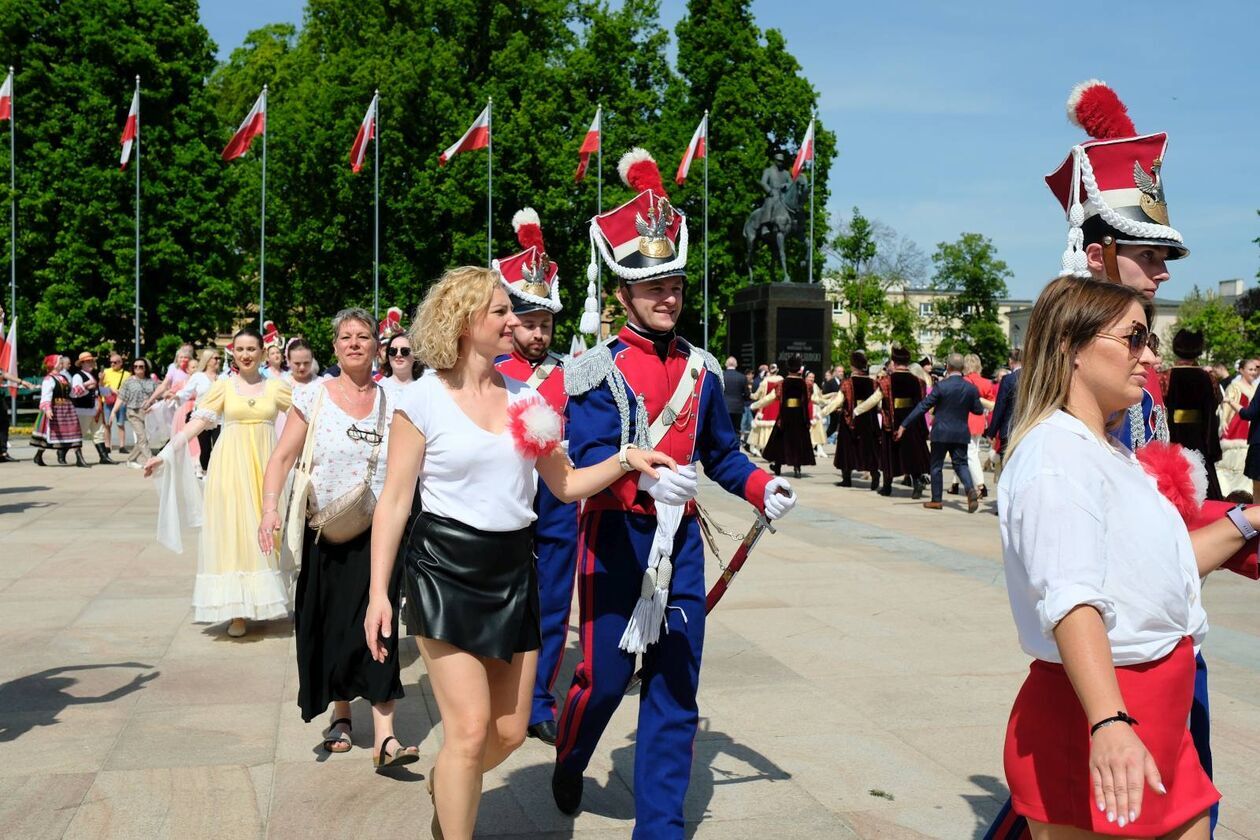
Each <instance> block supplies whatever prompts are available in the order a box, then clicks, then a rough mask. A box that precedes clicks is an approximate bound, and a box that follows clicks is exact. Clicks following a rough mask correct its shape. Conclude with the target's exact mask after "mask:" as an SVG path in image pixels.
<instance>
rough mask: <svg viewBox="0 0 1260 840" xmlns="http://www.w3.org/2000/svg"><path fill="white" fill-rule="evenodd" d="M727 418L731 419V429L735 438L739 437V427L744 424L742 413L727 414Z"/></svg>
mask: <svg viewBox="0 0 1260 840" xmlns="http://www.w3.org/2000/svg"><path fill="white" fill-rule="evenodd" d="M727 416H729V417H730V418H731V428H733V429H734V430H735V437H739V436H740V434H739V427H740V425H742V424H743V422H744V412H742V411H741V412H739V413H738V414H729V413H728V415H727Z"/></svg>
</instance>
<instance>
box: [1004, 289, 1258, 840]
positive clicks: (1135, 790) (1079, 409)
mask: <svg viewBox="0 0 1260 840" xmlns="http://www.w3.org/2000/svg"><path fill="white" fill-rule="evenodd" d="M1143 303H1144V301H1143V298H1142V296H1141V294H1140V293H1138V292H1135V291H1134V290H1131V289H1129V288H1127V287H1125V286H1121V285H1118V284H1111V283H1104V282H1099V281H1096V280H1084V279H1079V278H1074V277H1062V278H1060V279H1058V280H1055V281H1054V282H1052V283H1050V284H1049V285H1048V286H1047V287H1046V289H1045V290H1044V291H1043V292H1042V294H1041V297H1040V298H1039V299H1038V301H1037V304H1036V306H1035V307H1034V309H1033V313H1032V316H1031V318H1030V321H1029V330H1028V336H1027V341H1026V344H1025V348H1024V353H1025V357H1024V368H1023V373H1021V375H1020V381H1019V392H1018V398H1017V399H1018V404H1019V409H1018V417H1019V421H1018V423H1017V424H1016V426H1015V428H1014V430H1013V431H1012V433H1011V441H1010V446H1009V447H1008V449H1007V459H1006V464H1005V466H1004V468H1003V471H1002V477H1001V480H1000V483H999V485H998V514H999V521H1000V525H1001V534H1002V551H1003V561H1004V564H1005V570H1006V581H1007V590H1008V593H1009V596H1010V602H1011V611H1012V613H1013V615H1014V618H1015V624H1016V628H1017V630H1018V633H1019V639H1020V645H1021V646H1022V647H1023V649H1024V651H1025V652H1026V653H1028V654H1029V655H1031V656H1032V657H1034V662H1033V663H1032V667H1031V668H1030V671H1029V675H1028V678H1027V679H1026V680H1025V682H1024V686H1023V688H1022V689H1021V691H1020V692H1019V696H1018V697H1017V698H1016V700H1015V705H1014V708H1013V710H1012V712H1011V717H1010V721H1009V723H1008V727H1007V734H1006V750H1005V765H1006V776H1007V783H1008V785H1009V786H1010V789H1011V796H1012V800H1013V803H1014V810H1015V811H1016V812H1017V813H1018V814H1020V815H1021V816H1023V817H1025V818H1027V820H1028V822H1029V826H1030V828H1031V831H1032V835H1033V837H1036V838H1061V837H1062V838H1066V837H1071V838H1080V837H1094V836H1101V835H1119V836H1133V837H1158V836H1165V835H1170V836H1176V837H1186V838H1191V837H1193V838H1204V840H1206V838H1207V837H1208V836H1209V828H1208V809H1209V808H1210V807H1211V805H1212V804H1213V803H1215V802H1216V801H1217V800H1218V799H1219V798H1220V794H1219V793H1218V792H1217V790H1216V788H1215V787H1213V786H1212V783H1211V781H1210V780H1209V779H1208V777H1207V774H1206V773H1205V772H1204V770H1203V767H1202V765H1201V764H1200V762H1199V759H1198V756H1197V754H1196V752H1195V748H1194V745H1193V743H1192V740H1191V736H1190V732H1189V730H1188V728H1187V724H1186V722H1187V718H1188V716H1189V713H1190V708H1191V702H1192V698H1193V690H1194V669H1195V659H1194V657H1195V649H1196V648H1197V647H1198V646H1199V644H1200V643H1201V642H1202V640H1203V637H1204V635H1205V633H1206V631H1207V618H1206V614H1205V613H1204V610H1203V606H1202V603H1201V592H1200V578H1201V577H1202V576H1204V575H1206V574H1208V573H1209V572H1211V571H1213V570H1215V569H1216V568H1218V567H1219V566H1221V565H1222V564H1223V563H1225V562H1226V561H1227V560H1229V559H1230V558H1231V557H1232V556H1233V555H1234V554H1235V552H1237V551H1238V550H1239V549H1240V548H1242V547H1243V545H1244V543H1245V540H1246V539H1248V538H1249V537H1250V535H1252V534H1253V533H1254V529H1256V528H1257V527H1258V526H1260V509H1255V508H1253V509H1251V510H1249V511H1245V512H1243V511H1238V512H1237V513H1236V514H1235V515H1234V516H1232V517H1231V518H1228V519H1221V520H1219V521H1216V522H1213V523H1212V524H1210V525H1207V526H1206V527H1203V528H1199V529H1197V530H1195V531H1194V532H1193V533H1191V532H1188V531H1187V530H1186V525H1185V523H1184V521H1183V519H1182V517H1181V516H1180V515H1179V514H1178V511H1177V509H1176V508H1174V507H1173V506H1172V504H1171V503H1170V502H1169V501H1168V500H1167V499H1165V498H1164V497H1163V496H1162V495H1160V492H1159V490H1158V489H1157V487H1156V483H1155V481H1153V480H1152V479H1151V478H1150V477H1149V476H1148V475H1147V473H1146V471H1145V470H1144V469H1143V468H1142V466H1141V465H1140V464H1139V463H1138V461H1137V459H1136V458H1135V457H1134V456H1133V454H1132V452H1131V451H1130V450H1129V449H1128V448H1127V447H1125V446H1123V445H1122V444H1121V443H1119V442H1118V441H1117V440H1116V439H1115V438H1114V437H1113V436H1112V435H1111V434H1110V432H1111V431H1113V430H1114V428H1115V420H1114V418H1123V417H1124V416H1125V415H1124V412H1125V410H1126V409H1127V408H1128V407H1129V406H1130V405H1133V404H1134V403H1136V402H1138V401H1139V400H1140V399H1141V398H1142V390H1143V385H1144V384H1145V381H1146V370H1145V367H1144V366H1145V365H1149V364H1153V363H1154V362H1155V361H1156V358H1157V357H1156V356H1155V353H1154V352H1153V350H1152V345H1153V343H1154V342H1153V341H1152V339H1151V336H1150V333H1149V331H1148V328H1147V315H1146V310H1145V308H1144V306H1143Z"/></svg>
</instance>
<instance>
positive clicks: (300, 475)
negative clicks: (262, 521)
mask: <svg viewBox="0 0 1260 840" xmlns="http://www.w3.org/2000/svg"><path fill="white" fill-rule="evenodd" d="M323 404H324V388H323V386H322V385H321V386H320V387H319V393H317V394H316V395H315V402H314V403H313V404H312V406H311V414H310V416H309V417H307V418H306V441H305V442H304V443H303V444H302V456H301V457H300V458H298V462H297V463H296V464H294V466H293V472H292V473H290V474H289V486H288V488H287V492H288V502H287V503H286V504H285V508H284V509H285V514H284V546H283V551H284V552H285V553H286V554H287V555H288V557H290V558H292V565H293V566H294V567H295V568H296V567H297V566H298V565H300V562H301V559H302V540H303V539H304V538H305V536H306V516H307V507H308V505H309V504H310V495H311V453H312V451H313V450H314V448H315V421H316V419H317V418H318V417H319V410H320V408H321V407H322V406H323Z"/></svg>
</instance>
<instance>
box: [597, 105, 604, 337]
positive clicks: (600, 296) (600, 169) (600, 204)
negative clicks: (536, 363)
mask: <svg viewBox="0 0 1260 840" xmlns="http://www.w3.org/2000/svg"><path fill="white" fill-rule="evenodd" d="M595 121H596V122H597V123H598V124H599V146H598V147H597V148H596V149H595V214H596V215H599V214H601V213H603V212H604V106H603V105H596V106H595ZM595 300H597V301H599V320H600V326H598V327H596V328H595V340H596V341H602V340H603V338H604V327H603V321H604V261H603V260H596V261H595Z"/></svg>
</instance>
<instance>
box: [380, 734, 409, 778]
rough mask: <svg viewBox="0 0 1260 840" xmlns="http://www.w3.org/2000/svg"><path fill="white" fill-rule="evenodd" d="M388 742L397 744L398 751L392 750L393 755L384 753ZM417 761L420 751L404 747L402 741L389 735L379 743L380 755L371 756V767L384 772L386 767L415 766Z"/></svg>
mask: <svg viewBox="0 0 1260 840" xmlns="http://www.w3.org/2000/svg"><path fill="white" fill-rule="evenodd" d="M390 741H396V742H397V743H398V749H396V750H394V754H393V755H390V754H389V753H387V752H386V751H385V748H386V747H388V746H389V742H390ZM419 760H420V750H419V749H418V748H416V747H404V746H403V745H402V741H399V740H398V739H397V738H395V737H394V736H393V735H390V736H388V737H387V738H386V739H385V740H384V741H381V751H380V754H379V755H374V756H372V766H373V767H375V768H376V769H377V770H384V769H385V768H386V767H402V766H404V765H407V764H415V763H416V762H417V761H419Z"/></svg>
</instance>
